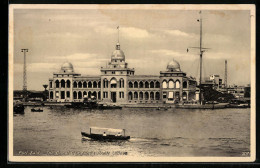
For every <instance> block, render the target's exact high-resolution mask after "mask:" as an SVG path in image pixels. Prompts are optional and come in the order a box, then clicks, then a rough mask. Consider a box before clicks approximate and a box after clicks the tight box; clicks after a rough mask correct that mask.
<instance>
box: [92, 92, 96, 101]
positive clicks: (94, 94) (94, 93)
mask: <svg viewBox="0 0 260 168" xmlns="http://www.w3.org/2000/svg"><path fill="white" fill-rule="evenodd" d="M92 96H94V98H95V99H97V92H96V91H94V92H93V94H92Z"/></svg>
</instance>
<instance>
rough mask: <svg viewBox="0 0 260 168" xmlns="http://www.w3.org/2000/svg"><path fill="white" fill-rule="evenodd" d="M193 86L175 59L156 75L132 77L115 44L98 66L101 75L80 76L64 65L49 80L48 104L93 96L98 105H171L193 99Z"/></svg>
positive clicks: (118, 45)
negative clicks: (107, 56)
mask: <svg viewBox="0 0 260 168" xmlns="http://www.w3.org/2000/svg"><path fill="white" fill-rule="evenodd" d="M196 85H197V83H196V80H195V78H192V77H188V76H186V73H185V72H182V71H181V68H180V64H179V63H178V62H177V61H175V60H172V61H170V62H169V63H168V65H167V67H166V70H165V71H160V75H158V76H157V75H135V69H134V68H129V67H128V64H127V63H126V62H125V54H124V52H123V51H122V50H121V49H120V44H119V43H117V44H116V49H115V51H114V52H113V53H112V56H111V61H110V62H109V63H108V65H107V66H106V67H101V76H81V74H78V73H75V72H74V69H73V65H72V64H71V63H68V62H67V63H64V64H63V65H62V66H61V69H60V71H59V72H54V73H53V77H52V78H51V79H49V101H50V102H77V101H82V100H83V97H84V96H87V97H91V96H94V97H95V98H96V99H97V100H99V101H101V102H113V103H117V104H137V103H163V102H164V103H174V102H175V101H189V100H195V99H196V95H195V92H196Z"/></svg>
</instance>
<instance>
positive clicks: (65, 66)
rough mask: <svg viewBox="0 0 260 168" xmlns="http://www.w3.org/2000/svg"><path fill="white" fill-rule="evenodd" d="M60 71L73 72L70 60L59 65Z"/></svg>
mask: <svg viewBox="0 0 260 168" xmlns="http://www.w3.org/2000/svg"><path fill="white" fill-rule="evenodd" d="M61 71H62V72H73V71H74V69H73V65H72V64H71V63H70V62H65V63H64V64H62V66H61Z"/></svg>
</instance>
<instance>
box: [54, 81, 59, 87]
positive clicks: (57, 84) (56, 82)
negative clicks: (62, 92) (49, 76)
mask: <svg viewBox="0 0 260 168" xmlns="http://www.w3.org/2000/svg"><path fill="white" fill-rule="evenodd" d="M55 84H56V88H59V85H60V83H59V81H58V80H56V81H55Z"/></svg>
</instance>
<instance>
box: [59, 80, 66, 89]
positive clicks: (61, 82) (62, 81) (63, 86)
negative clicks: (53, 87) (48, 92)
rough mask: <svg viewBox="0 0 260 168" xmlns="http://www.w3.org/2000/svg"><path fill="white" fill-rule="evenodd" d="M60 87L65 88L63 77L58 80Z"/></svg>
mask: <svg viewBox="0 0 260 168" xmlns="http://www.w3.org/2000/svg"><path fill="white" fill-rule="evenodd" d="M60 85H61V86H60V87H61V88H65V80H64V79H62V80H61V81H60Z"/></svg>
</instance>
